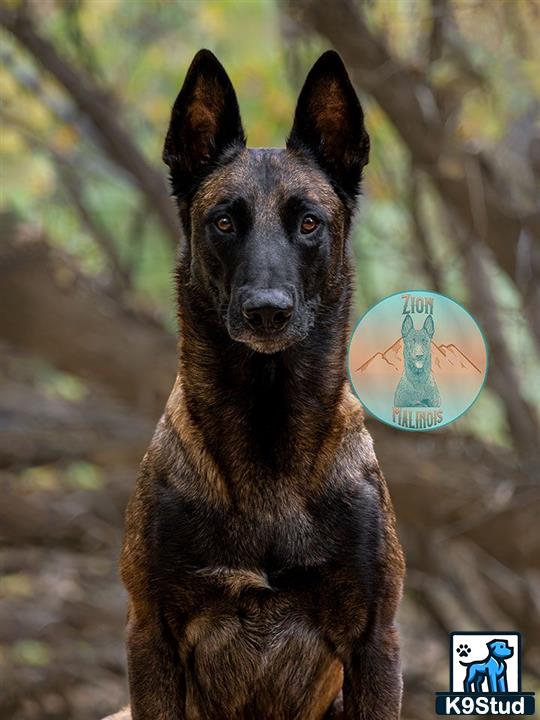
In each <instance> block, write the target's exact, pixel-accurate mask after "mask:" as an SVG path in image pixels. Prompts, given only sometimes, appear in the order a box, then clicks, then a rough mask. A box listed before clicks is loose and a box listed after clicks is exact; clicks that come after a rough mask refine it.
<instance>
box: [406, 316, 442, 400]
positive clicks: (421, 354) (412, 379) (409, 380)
mask: <svg viewBox="0 0 540 720" xmlns="http://www.w3.org/2000/svg"><path fill="white" fill-rule="evenodd" d="M434 333H435V324H434V322H433V316H432V315H428V316H427V317H426V319H425V321H424V325H423V326H422V329H421V330H415V328H414V323H413V321H412V318H411V316H410V315H407V316H406V317H405V320H404V321H403V324H402V326H401V337H402V338H403V374H402V376H401V379H400V381H399V383H398V386H397V388H396V392H395V394H394V405H395V406H396V407H439V406H440V404H441V396H440V395H439V388H438V387H437V383H436V382H435V378H434V377H433V373H432V372H431V338H432V337H433V334H434Z"/></svg>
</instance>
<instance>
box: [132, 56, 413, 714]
mask: <svg viewBox="0 0 540 720" xmlns="http://www.w3.org/2000/svg"><path fill="white" fill-rule="evenodd" d="M368 153H369V138H368V135H367V133H366V130H365V129H364V121H363V113H362V109H361V107H360V103H359V101H358V98H357V96H356V94H355V91H354V89H353V87H352V85H351V82H350V80H349V78H348V75H347V72H346V70H345V67H344V66H343V63H342V61H341V60H340V58H339V56H338V55H337V54H336V53H335V52H327V53H325V54H324V55H323V56H322V57H321V58H320V59H319V60H318V61H317V62H316V64H315V65H314V67H313V68H312V70H311V72H310V73H309V75H308V77H307V79H306V82H305V84H304V87H303V89H302V91H301V93H300V97H299V100H298V105H297V108H296V114H295V118H294V124H293V127H292V130H291V133H290V135H289V138H288V140H287V144H286V148H285V149H267V148H264V149H247V148H246V140H245V136H244V131H243V129H242V123H241V120H240V114H239V109H238V103H237V100H236V95H235V92H234V89H233V86H232V84H231V82H230V80H229V78H228V76H227V74H226V72H225V70H224V69H223V67H222V66H221V64H220V63H219V62H218V60H217V59H216V58H215V57H214V55H212V53H210V52H208V51H207V50H202V51H201V52H199V53H198V54H197V55H196V57H195V59H194V60H193V62H192V64H191V67H190V68H189V71H188V74H187V77H186V79H185V82H184V85H183V87H182V90H181V92H180V94H179V95H178V98H177V100H176V102H175V103H174V107H173V109H172V118H171V123H170V128H169V131H168V133H167V138H166V142H165V149H164V160H165V162H166V164H167V165H168V166H169V168H170V174H171V182H172V188H173V195H174V197H175V198H176V201H177V204H178V209H179V213H180V219H181V224H182V228H183V233H184V236H185V237H184V243H183V247H182V251H181V256H180V259H179V263H178V267H177V273H176V277H177V289H178V315H179V324H180V346H179V365H178V377H177V379H176V383H175V386H174V388H173V391H172V393H171V396H170V398H169V401H168V403H167V406H166V409H165V413H164V415H163V417H162V418H161V420H160V422H159V424H158V427H157V430H156V433H155V435H154V438H153V440H152V442H151V445H150V447H149V449H148V452H147V453H146V455H145V457H144V460H143V462H142V467H141V472H140V476H139V479H138V482H137V485H136V488H135V492H134V495H133V497H132V499H131V501H130V504H129V508H128V511H127V522H126V533H125V541H124V547H123V552H122V560H121V569H122V578H123V581H124V583H125V586H126V588H127V590H128V592H129V613H128V626H127V649H128V667H129V686H130V694H131V716H132V718H133V720H183V719H184V718H185V719H187V720H319V719H321V718H350V719H351V720H352V718H355V720H395V719H396V718H398V717H399V713H400V701H401V688H402V681H401V671H400V660H399V646H398V636H397V632H396V627H395V624H394V623H395V615H396V609H397V607H398V604H399V601H400V596H401V588H402V580H403V572H404V564H403V557H402V552H401V548H400V545H399V542H398V539H397V536H396V529H395V519H394V513H393V510H392V506H391V503H390V499H389V495H388V490H387V487H386V484H385V482H384V479H383V477H382V475H381V472H380V470H379V467H378V464H377V460H376V457H375V454H374V452H373V444H372V440H371V438H370V436H369V434H368V432H367V431H366V429H365V428H364V424H363V418H362V411H361V408H360V406H359V403H358V402H357V401H356V399H355V398H354V397H353V396H352V394H351V392H350V389H349V386H348V382H347V379H346V370H345V356H346V344H347V337H348V332H349V306H350V302H351V293H352V277H353V270H352V263H351V249H350V242H349V232H350V228H351V222H352V218H353V213H354V210H355V206H356V201H357V198H358V194H359V188H360V180H361V174H362V169H363V167H364V166H365V165H366V163H367V161H368ZM141 380H144V379H143V378H142V379H141ZM124 712H125V715H123V716H122V717H124V716H125V717H129V710H126V711H124Z"/></svg>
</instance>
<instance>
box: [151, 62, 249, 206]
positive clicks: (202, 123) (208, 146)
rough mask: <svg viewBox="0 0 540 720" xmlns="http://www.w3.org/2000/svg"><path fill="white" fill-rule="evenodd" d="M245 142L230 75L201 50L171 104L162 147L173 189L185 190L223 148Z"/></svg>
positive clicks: (187, 191) (194, 182)
mask: <svg viewBox="0 0 540 720" xmlns="http://www.w3.org/2000/svg"><path fill="white" fill-rule="evenodd" d="M245 144H246V138H245V135H244V130H243V128H242V120H241V119H240V111H239V109H238V101H237V99H236V93H235V92H234V88H233V86H232V83H231V81H230V79H229V76H228V75H227V73H226V72H225V69H224V68H223V66H222V64H221V63H220V62H219V60H218V59H217V58H216V56H215V55H214V54H213V53H211V52H210V50H199V52H198V53H197V54H196V55H195V57H194V58H193V61H192V63H191V65H190V67H189V70H188V72H187V75H186V79H185V80H184V84H183V86H182V89H181V90H180V93H179V95H178V97H177V98H176V101H175V103H174V105H173V109H172V114H171V122H170V125H169V131H168V133H167V137H166V139H165V147H164V148H163V161H164V162H165V164H166V165H168V166H169V168H170V170H171V179H172V183H173V191H174V194H175V195H176V196H182V195H185V194H187V193H189V191H190V190H191V189H192V188H193V187H194V186H195V185H196V184H197V183H198V182H200V181H201V180H202V179H203V178H204V176H205V175H206V174H208V172H210V171H211V169H212V167H213V166H214V164H215V163H216V162H217V161H218V160H219V158H220V156H221V155H222V153H223V152H224V151H225V150H226V149H227V148H229V147H233V146H235V145H237V146H238V147H244V146H245Z"/></svg>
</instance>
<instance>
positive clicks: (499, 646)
mask: <svg viewBox="0 0 540 720" xmlns="http://www.w3.org/2000/svg"><path fill="white" fill-rule="evenodd" d="M488 648H489V652H490V654H491V655H492V656H493V657H494V658H497V660H505V659H506V658H510V657H512V655H513V654H514V648H511V647H510V646H509V645H508V642H507V641H506V640H492V641H491V642H489V643H488Z"/></svg>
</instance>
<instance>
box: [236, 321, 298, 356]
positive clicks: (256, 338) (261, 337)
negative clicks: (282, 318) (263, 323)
mask: <svg viewBox="0 0 540 720" xmlns="http://www.w3.org/2000/svg"><path fill="white" fill-rule="evenodd" d="M228 329H229V335H230V336H231V338H232V339H233V340H236V342H241V343H243V344H244V345H247V346H248V347H249V348H250V349H251V350H253V351H254V352H258V353H264V354H265V355H273V354H274V353H278V352H282V351H283V350H286V349H287V348H288V347H290V346H291V345H294V344H295V343H297V342H300V341H301V340H303V339H304V337H305V335H306V333H298V332H294V331H293V330H292V329H289V328H286V329H283V330H261V331H259V332H254V331H253V330H251V329H249V328H241V329H239V330H236V329H234V328H231V327H229V328H228Z"/></svg>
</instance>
